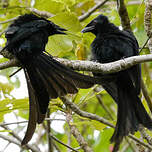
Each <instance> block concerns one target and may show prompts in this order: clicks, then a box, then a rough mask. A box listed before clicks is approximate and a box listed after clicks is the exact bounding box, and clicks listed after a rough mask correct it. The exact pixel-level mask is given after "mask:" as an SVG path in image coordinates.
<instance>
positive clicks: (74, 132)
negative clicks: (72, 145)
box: [66, 113, 93, 152]
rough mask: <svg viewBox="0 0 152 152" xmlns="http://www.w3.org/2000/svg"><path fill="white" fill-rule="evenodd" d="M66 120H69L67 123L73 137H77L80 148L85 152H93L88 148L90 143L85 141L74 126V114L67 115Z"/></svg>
mask: <svg viewBox="0 0 152 152" xmlns="http://www.w3.org/2000/svg"><path fill="white" fill-rule="evenodd" d="M66 119H67V122H68V125H69V127H70V130H71V133H72V135H73V136H74V137H75V139H76V140H77V142H78V143H79V145H80V147H81V148H82V149H83V150H84V152H93V150H92V149H91V148H90V147H89V146H88V143H87V142H86V141H85V139H84V138H83V136H82V135H81V134H80V132H79V130H78V129H77V128H76V126H75V125H74V124H72V114H71V113H67V114H66Z"/></svg>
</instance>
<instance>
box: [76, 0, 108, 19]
mask: <svg viewBox="0 0 152 152" xmlns="http://www.w3.org/2000/svg"><path fill="white" fill-rule="evenodd" d="M108 1H109V0H104V1H102V2H99V3H98V4H96V5H95V6H94V7H92V8H91V9H89V10H88V12H87V13H85V14H83V15H82V16H80V17H79V21H80V22H82V21H83V20H85V19H86V18H88V17H89V16H90V15H91V14H92V13H93V12H95V11H96V10H97V9H98V8H100V7H101V6H103V5H104V4H105V3H106V2H108Z"/></svg>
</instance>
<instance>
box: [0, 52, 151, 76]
mask: <svg viewBox="0 0 152 152" xmlns="http://www.w3.org/2000/svg"><path fill="white" fill-rule="evenodd" d="M54 59H56V60H57V61H59V62H60V63H62V64H64V65H65V66H67V67H70V68H72V69H74V70H79V71H91V72H98V73H104V74H107V73H114V72H119V71H121V70H125V69H127V68H130V67H131V66H133V65H136V64H139V63H143V62H149V61H152V54H148V55H140V56H133V57H128V58H124V59H121V60H118V61H115V62H110V63H105V64H100V63H96V62H92V61H80V60H68V59H63V58H55V57H54ZM14 66H19V62H18V61H17V60H16V59H11V60H10V61H7V62H5V63H1V64H0V70H2V69H5V68H9V67H14Z"/></svg>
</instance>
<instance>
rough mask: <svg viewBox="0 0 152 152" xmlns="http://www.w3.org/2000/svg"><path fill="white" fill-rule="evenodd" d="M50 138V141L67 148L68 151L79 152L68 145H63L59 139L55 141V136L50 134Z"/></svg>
mask: <svg viewBox="0 0 152 152" xmlns="http://www.w3.org/2000/svg"><path fill="white" fill-rule="evenodd" d="M50 138H52V139H53V140H55V141H56V142H58V143H60V144H61V145H63V146H65V147H67V148H69V149H71V150H72V151H75V152H79V151H77V150H76V149H74V148H72V147H70V146H69V145H67V144H65V143H63V142H62V141H60V140H59V139H57V138H56V137H55V136H53V135H52V134H50Z"/></svg>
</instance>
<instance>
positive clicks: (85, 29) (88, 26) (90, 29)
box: [81, 22, 95, 33]
mask: <svg viewBox="0 0 152 152" xmlns="http://www.w3.org/2000/svg"><path fill="white" fill-rule="evenodd" d="M94 29H95V24H94V22H90V23H89V24H88V25H87V26H86V27H85V28H84V29H82V31H81V32H82V33H86V32H91V31H93V30H94Z"/></svg>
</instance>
